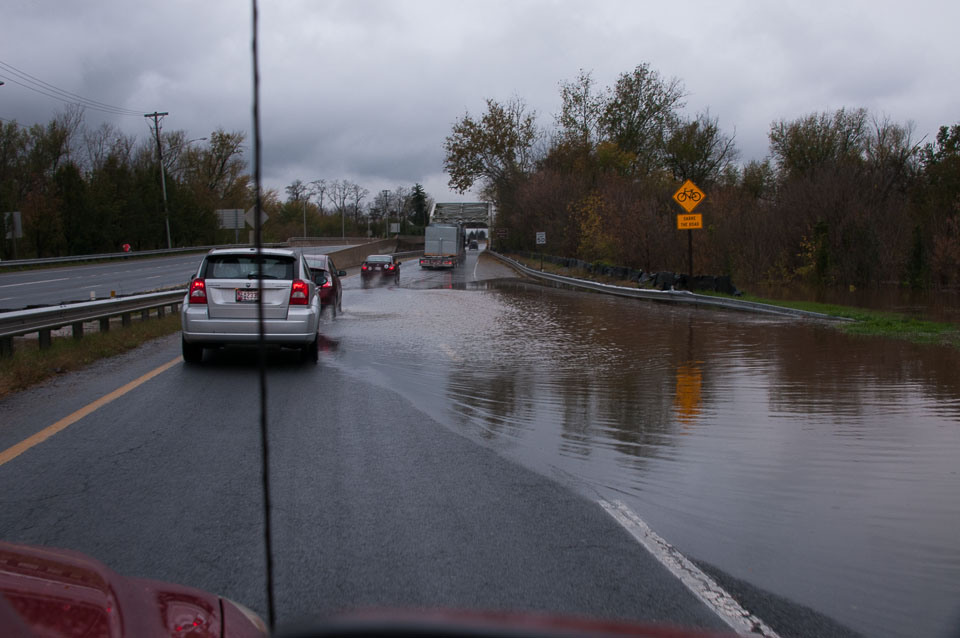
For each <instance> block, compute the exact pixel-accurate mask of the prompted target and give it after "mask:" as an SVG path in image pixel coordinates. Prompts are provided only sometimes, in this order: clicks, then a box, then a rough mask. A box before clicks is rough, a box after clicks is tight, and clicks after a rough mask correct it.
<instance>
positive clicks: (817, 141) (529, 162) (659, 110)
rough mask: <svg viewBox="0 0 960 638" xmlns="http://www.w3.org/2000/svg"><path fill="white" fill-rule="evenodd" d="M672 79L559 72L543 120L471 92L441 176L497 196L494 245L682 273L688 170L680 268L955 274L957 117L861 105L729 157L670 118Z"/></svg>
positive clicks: (675, 95)
mask: <svg viewBox="0 0 960 638" xmlns="http://www.w3.org/2000/svg"><path fill="white" fill-rule="evenodd" d="M684 96H685V89H684V86H683V84H682V82H681V81H680V80H678V79H675V78H672V79H671V78H665V77H663V76H661V75H660V74H659V73H658V72H657V71H656V70H654V69H652V68H651V67H650V66H649V65H647V64H641V65H639V66H637V67H636V68H634V69H633V70H631V71H629V72H625V73H622V74H620V76H619V78H618V79H617V81H616V83H615V84H614V85H613V86H610V87H598V86H597V84H596V82H595V80H594V79H593V77H592V75H591V74H590V73H589V72H585V71H582V70H581V71H580V73H579V74H578V76H577V77H576V78H575V79H574V80H571V81H564V82H561V83H560V101H561V107H560V111H559V113H557V114H556V115H555V116H554V118H553V119H554V121H553V126H552V127H551V128H543V127H540V126H539V125H538V123H537V114H536V112H534V111H532V110H531V109H529V108H528V107H527V106H526V103H525V102H524V101H523V99H522V98H520V97H513V98H511V99H510V100H508V101H506V102H498V101H495V100H492V99H488V100H487V101H486V111H485V112H483V113H482V114H481V115H479V116H473V115H471V114H470V113H469V112H468V113H466V114H465V115H464V116H463V117H461V118H459V119H458V120H457V121H456V122H455V123H454V125H453V128H452V131H451V133H450V135H449V136H448V137H447V138H446V140H445V143H444V150H445V168H446V171H447V173H448V176H449V185H450V187H451V188H453V189H455V190H458V191H460V192H465V191H466V190H468V189H470V188H473V187H474V186H477V187H478V188H479V189H480V191H481V193H482V194H483V196H484V197H487V198H489V199H491V200H492V201H494V202H495V203H496V205H497V208H498V215H499V217H498V225H499V226H500V227H502V228H506V229H507V233H508V234H507V237H506V239H505V240H504V242H505V245H506V247H507V248H512V249H518V250H530V249H533V247H534V241H535V233H536V232H537V231H545V232H546V233H547V237H548V241H549V244H548V246H549V247H548V251H549V252H551V253H553V254H557V255H562V256H568V257H577V258H579V259H583V260H586V261H591V262H605V263H610V264H615V265H621V266H628V267H631V268H637V269H642V270H646V271H659V270H673V271H685V270H686V254H687V246H686V241H687V237H686V233H683V232H681V231H678V230H677V227H676V215H677V214H678V213H679V212H682V211H681V209H680V207H679V206H677V204H676V203H674V202H673V201H672V199H671V196H672V194H673V193H674V192H675V191H676V190H677V188H678V187H679V186H680V184H682V183H683V182H684V181H685V180H687V179H690V180H692V181H693V182H694V183H696V184H697V185H698V186H699V187H700V188H701V189H703V190H704V191H705V192H706V194H707V196H706V198H705V199H704V200H703V203H702V204H700V205H699V207H698V208H697V209H696V212H697V213H702V215H703V220H704V228H703V229H702V230H696V231H693V237H694V252H695V255H696V264H695V270H697V271H698V272H704V273H714V274H730V275H732V276H733V277H734V278H735V279H736V280H738V281H747V282H772V283H789V282H794V281H804V282H808V283H812V284H817V285H844V286H846V285H855V286H868V285H879V284H883V283H894V282H895V283H899V284H907V285H911V286H915V287H937V286H957V285H960V124H955V125H953V126H943V127H941V128H940V130H939V132H938V133H937V135H936V139H935V140H920V141H916V140H914V139H913V128H912V125H911V124H909V123H907V124H903V123H897V122H893V121H891V120H890V119H889V118H886V117H882V116H879V115H877V114H873V113H870V112H869V111H868V110H867V109H864V108H842V109H839V110H837V111H834V112H822V113H810V114H807V115H804V116H802V117H799V118H796V119H781V120H777V121H775V122H772V123H771V124H770V128H769V132H768V138H769V143H770V144H769V154H768V156H767V157H766V158H764V159H762V160H751V161H749V162H746V163H741V162H739V159H740V153H739V150H738V149H737V147H736V144H735V139H734V136H733V135H731V134H728V133H726V132H724V131H723V130H722V129H721V127H720V125H719V118H718V117H716V116H714V115H712V114H711V113H710V112H709V110H707V111H704V112H700V113H696V114H694V115H692V116H687V115H684V114H683V107H684V106H685V103H684Z"/></svg>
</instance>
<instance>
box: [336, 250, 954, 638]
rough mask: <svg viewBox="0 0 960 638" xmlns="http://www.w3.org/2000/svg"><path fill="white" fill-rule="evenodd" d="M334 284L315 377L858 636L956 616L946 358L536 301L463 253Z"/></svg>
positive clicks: (569, 297) (632, 310)
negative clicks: (486, 453)
mask: <svg viewBox="0 0 960 638" xmlns="http://www.w3.org/2000/svg"><path fill="white" fill-rule="evenodd" d="M344 286H345V292H344V302H343V304H344V311H345V312H344V313H343V315H341V316H340V317H339V318H338V319H337V320H336V321H335V322H331V323H328V324H327V325H326V326H325V331H326V335H327V337H329V338H331V339H332V340H334V341H336V342H337V344H338V346H337V348H336V349H334V350H332V351H330V352H328V353H326V354H325V357H324V363H325V364H326V365H333V366H335V367H336V368H338V369H340V370H343V371H345V372H348V373H350V374H353V375H359V376H361V377H363V378H364V379H367V380H373V381H375V382H376V383H377V384H378V385H380V386H381V387H383V388H384V390H385V391H392V392H397V393H399V394H401V395H403V396H404V397H405V398H407V399H408V400H409V401H410V402H412V403H413V404H414V405H416V406H417V408H419V409H420V410H421V411H423V412H424V413H426V414H428V415H429V416H431V417H433V418H436V419H437V420H439V421H441V422H444V423H448V424H450V426H451V427H452V428H454V429H455V430H457V431H458V432H461V433H462V434H463V435H465V436H467V437H470V438H473V439H475V440H478V441H482V442H484V443H485V444H486V445H490V446H492V447H494V448H496V449H498V450H500V451H501V452H502V453H504V454H505V455H507V456H508V457H510V458H512V459H514V460H516V461H517V462H519V463H521V464H523V465H526V466H528V467H532V468H534V469H536V470H538V471H541V472H543V473H546V474H549V475H551V476H555V477H557V478H558V479H559V480H560V481H562V482H566V483H568V484H570V485H571V486H573V487H574V488H575V489H578V490H581V491H584V492H585V493H588V494H591V495H593V496H594V497H597V496H601V497H604V498H608V499H611V500H612V499H619V500H622V501H623V502H625V503H626V504H627V505H629V506H630V507H631V508H633V509H634V510H635V511H636V512H638V513H639V514H640V515H641V516H642V517H643V518H644V519H645V520H646V522H647V523H648V524H649V525H650V526H651V527H652V528H653V530H654V531H656V532H657V533H658V534H659V535H660V536H662V537H664V538H665V539H666V540H667V541H668V542H670V543H671V544H673V545H674V546H676V547H677V548H678V549H680V550H681V551H682V552H683V553H685V554H686V555H687V556H689V557H691V558H693V559H694V560H698V561H702V562H704V563H707V564H709V565H712V566H715V567H716V568H718V569H720V570H723V571H724V572H726V573H728V574H730V575H731V576H733V577H734V578H737V579H741V580H743V581H746V582H748V583H750V584H751V585H753V586H755V587H760V588H763V589H765V590H768V591H770V592H772V593H774V594H777V595H779V596H783V597H785V598H788V599H790V600H792V601H794V602H796V603H799V604H802V605H806V606H809V607H812V608H814V609H815V610H817V611H819V612H821V613H824V614H826V615H828V616H830V617H832V618H834V619H835V620H837V621H839V622H841V623H843V624H845V625H847V626H849V627H851V628H852V629H854V630H856V631H859V632H861V633H863V634H864V635H866V636H879V637H884V636H917V635H924V636H940V635H944V634H945V633H946V631H947V628H948V627H953V628H954V629H955V628H956V627H957V625H958V623H960V532H958V530H960V374H958V371H960V354H958V353H956V352H953V351H949V350H944V349H940V348H935V347H926V346H916V345H912V344H907V343H901V342H894V341H886V340H882V339H867V338H851V337H847V336H844V335H841V334H839V333H837V332H835V331H834V330H832V329H830V328H829V327H826V326H822V325H818V324H814V323H798V322H795V321H792V320H780V319H771V318H769V317H760V316H754V315H750V314H746V313H733V312H717V311H704V310H696V309H689V308H679V307H672V306H668V305H659V304H651V303H644V302H639V301H635V300H630V299H618V298H612V297H606V296H603V295H597V294H590V293H581V292H575V291H568V290H557V289H552V288H546V287H542V286H539V285H535V284H531V283H525V282H522V281H519V280H516V279H512V278H510V272H509V270H507V269H506V268H505V267H503V266H501V265H500V264H498V263H497V262H494V261H493V260H492V259H490V258H488V257H484V258H483V259H481V260H480V263H479V264H478V263H477V259H476V256H475V255H471V257H470V259H469V260H468V262H467V264H466V266H465V267H464V268H461V269H459V270H458V271H457V272H456V273H450V272H443V271H437V272H428V271H420V270H419V268H418V267H417V265H416V263H415V261H414V260H411V261H409V262H408V263H406V264H404V266H403V267H402V276H401V285H400V286H399V287H393V286H390V287H379V288H373V289H369V290H360V289H359V287H360V286H359V281H357V278H356V277H351V278H348V279H346V280H345V284H344ZM559 611H562V610H559Z"/></svg>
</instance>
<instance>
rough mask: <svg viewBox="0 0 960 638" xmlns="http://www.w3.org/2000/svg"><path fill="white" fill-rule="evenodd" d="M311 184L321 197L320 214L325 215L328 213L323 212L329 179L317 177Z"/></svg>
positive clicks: (315, 192) (314, 192) (315, 193)
mask: <svg viewBox="0 0 960 638" xmlns="http://www.w3.org/2000/svg"><path fill="white" fill-rule="evenodd" d="M310 186H312V187H313V194H314V195H317V196H319V197H320V216H321V217H323V216H324V215H325V214H326V213H324V212H323V196H324V195H325V194H326V192H327V190H328V188H329V187H328V186H327V180H325V179H315V180H313V181H312V182H310Z"/></svg>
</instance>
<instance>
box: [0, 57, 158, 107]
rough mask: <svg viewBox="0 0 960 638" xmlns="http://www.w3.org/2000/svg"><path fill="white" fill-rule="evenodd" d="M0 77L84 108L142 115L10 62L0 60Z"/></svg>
mask: <svg viewBox="0 0 960 638" xmlns="http://www.w3.org/2000/svg"><path fill="white" fill-rule="evenodd" d="M0 79H3V80H5V81H7V82H10V83H11V84H17V85H19V86H22V87H23V88H25V89H27V90H30V91H33V92H35V93H39V94H40V95H44V96H46V97H49V98H52V99H54V100H59V101H61V102H65V103H67V104H78V105H80V106H82V107H84V108H88V109H91V110H94V111H101V112H104V113H111V114H113V115H129V116H141V115H143V111H137V110H134V109H128V108H126V107H122V106H114V105H112V104H107V103H105V102H99V101H97V100H92V99H90V98H86V97H83V96H82V95H78V94H76V93H72V92H70V91H67V90H64V89H61V88H60V87H58V86H55V85H53V84H50V83H49V82H45V81H43V80H41V79H40V78H38V77H35V76H33V75H30V74H29V73H27V72H26V71H22V70H20V69H18V68H17V67H15V66H13V65H12V64H8V63H6V62H4V61H2V60H0Z"/></svg>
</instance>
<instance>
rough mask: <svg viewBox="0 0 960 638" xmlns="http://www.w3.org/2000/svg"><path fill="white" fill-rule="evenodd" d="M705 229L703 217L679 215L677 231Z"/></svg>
mask: <svg viewBox="0 0 960 638" xmlns="http://www.w3.org/2000/svg"><path fill="white" fill-rule="evenodd" d="M694 228H703V215H699V214H697V215H677V230H692V229H694Z"/></svg>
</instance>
